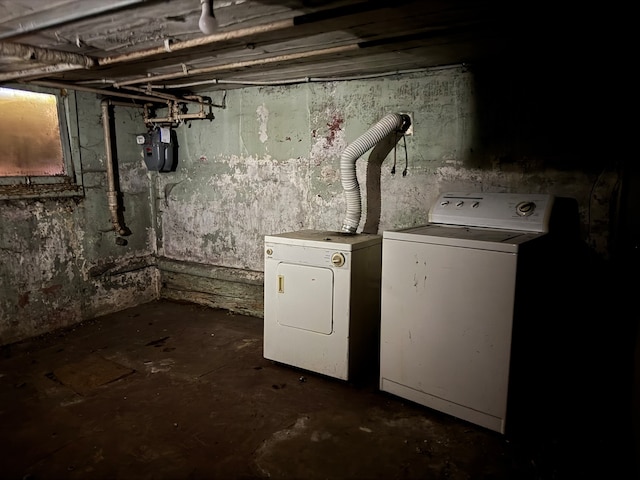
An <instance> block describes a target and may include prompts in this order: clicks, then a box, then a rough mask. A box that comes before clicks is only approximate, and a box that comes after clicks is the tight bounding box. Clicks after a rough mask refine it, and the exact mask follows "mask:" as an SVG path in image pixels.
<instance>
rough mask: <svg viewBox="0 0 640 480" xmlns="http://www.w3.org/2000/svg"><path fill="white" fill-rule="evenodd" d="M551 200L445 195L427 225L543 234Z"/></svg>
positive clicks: (516, 195)
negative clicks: (435, 224) (434, 224)
mask: <svg viewBox="0 0 640 480" xmlns="http://www.w3.org/2000/svg"><path fill="white" fill-rule="evenodd" d="M553 200H554V197H553V195H548V194H539V193H537V194H528V193H461V192H448V193H443V194H441V195H440V196H439V197H438V199H437V200H436V202H435V203H434V204H433V206H432V207H431V209H430V210H429V222H431V223H439V224H446V225H463V226H469V227H487V228H500V229H504V230H520V231H527V232H540V233H546V232H548V231H549V218H550V217H551V209H552V208H553Z"/></svg>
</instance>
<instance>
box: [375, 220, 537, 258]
mask: <svg viewBox="0 0 640 480" xmlns="http://www.w3.org/2000/svg"><path fill="white" fill-rule="evenodd" d="M543 235H545V233H539V232H522V231H518V230H501V229H496V228H484V227H465V226H460V225H439V224H435V223H432V224H428V225H422V226H420V227H412V228H405V229H402V230H394V231H385V232H383V238H384V239H385V240H387V239H389V240H404V241H408V242H420V243H430V244H438V245H447V246H453V247H466V248H476V249H484V250H495V251H499V252H510V253H516V252H517V251H518V248H519V246H520V245H521V244H523V243H525V242H529V241H531V240H534V239H536V238H539V237H541V236H543Z"/></svg>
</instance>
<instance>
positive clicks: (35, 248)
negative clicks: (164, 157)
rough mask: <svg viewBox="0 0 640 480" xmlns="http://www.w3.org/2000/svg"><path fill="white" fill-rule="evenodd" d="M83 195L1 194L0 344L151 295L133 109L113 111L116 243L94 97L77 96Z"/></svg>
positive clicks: (143, 177) (147, 221) (147, 220)
mask: <svg viewBox="0 0 640 480" xmlns="http://www.w3.org/2000/svg"><path fill="white" fill-rule="evenodd" d="M77 105H78V112H77V114H78V124H79V132H78V134H79V141H80V145H81V154H82V169H83V172H82V174H83V183H84V188H85V195H84V197H82V198H58V199H54V198H51V199H42V200H26V199H25V200H7V201H0V218H2V226H1V227H0V345H4V344H7V343H10V342H14V341H18V340H21V339H23V338H27V337H30V336H34V335H38V334H41V333H45V332H49V331H52V330H54V329H57V328H60V327H65V326H69V325H73V324H74V323H77V322H78V321H81V320H84V319H88V318H93V317H95V316H99V315H103V314H106V313H109V312H113V311H117V310H120V309H122V308H123V307H127V306H132V305H137V304H139V303H141V302H144V301H148V300H151V299H153V298H156V297H157V290H158V272H157V269H156V268H155V260H154V258H153V256H152V254H153V253H154V252H153V248H152V245H153V243H152V242H150V238H153V237H154V232H153V230H152V228H151V213H150V210H151V208H150V205H151V202H150V196H149V192H150V188H149V185H150V182H149V179H148V177H147V172H146V169H145V168H144V164H143V162H142V158H141V156H140V152H139V150H138V147H137V145H136V144H135V133H138V132H140V131H144V130H145V129H144V124H143V122H142V117H141V116H140V113H139V112H138V111H137V110H135V109H125V108H117V107H116V110H115V115H114V118H115V124H116V138H117V158H118V160H119V169H120V187H121V191H122V198H123V203H124V207H125V213H124V215H125V219H126V220H127V224H128V226H129V228H130V229H131V231H132V235H130V236H128V237H127V238H126V240H127V245H125V246H120V245H116V242H115V238H116V237H115V234H114V232H113V230H112V229H111V221H110V217H109V210H108V207H107V196H106V183H107V182H106V164H105V153H104V152H105V150H104V136H103V130H102V121H101V111H100V101H99V99H97V98H95V96H93V95H82V94H78V95H77Z"/></svg>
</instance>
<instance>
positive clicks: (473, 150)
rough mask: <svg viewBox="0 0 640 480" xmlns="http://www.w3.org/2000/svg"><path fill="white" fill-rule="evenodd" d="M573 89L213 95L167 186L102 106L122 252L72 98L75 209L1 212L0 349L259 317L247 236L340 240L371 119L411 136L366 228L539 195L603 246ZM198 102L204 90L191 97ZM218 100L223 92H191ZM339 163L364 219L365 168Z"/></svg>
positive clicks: (488, 82) (362, 86)
mask: <svg viewBox="0 0 640 480" xmlns="http://www.w3.org/2000/svg"><path fill="white" fill-rule="evenodd" d="M578 81H580V80H579V78H576V77H575V76H567V75H566V72H564V71H556V70H551V69H537V70H535V71H533V70H532V71H521V72H518V71H514V70H510V69H509V66H502V67H498V68H496V69H493V70H492V69H490V68H489V69H485V70H482V69H480V70H469V69H467V68H464V67H455V68H443V69H440V70H432V71H429V72H426V73H415V74H411V75H402V76H393V77H386V78H377V79H368V80H353V81H345V82H328V83H309V84H302V85H292V86H282V87H277V86H273V87H251V88H242V89H235V90H230V91H229V92H227V93H226V99H225V103H226V108H224V109H216V110H215V111H214V113H215V116H216V118H215V119H214V120H213V121H208V120H199V121H193V122H190V124H189V125H182V126H180V127H179V128H178V129H177V136H178V142H179V164H178V168H177V170H176V171H175V172H171V173H154V172H147V171H146V168H145V166H144V162H143V160H142V157H141V152H140V150H139V147H138V146H137V144H136V143H135V135H136V134H138V133H142V132H144V131H145V127H144V125H143V122H142V119H141V116H140V112H139V111H138V110H136V109H126V108H121V107H116V108H115V124H116V138H117V142H118V143H117V157H118V159H119V172H120V175H119V179H120V186H121V190H122V192H123V203H124V206H125V210H124V218H125V223H126V224H127V226H128V227H129V228H130V229H131V231H132V232H133V233H132V235H131V236H129V237H127V242H128V244H127V245H126V246H119V245H116V243H115V236H114V232H113V231H112V230H111V222H110V218H109V211H108V208H107V199H106V193H105V188H106V173H105V156H104V144H103V133H102V125H101V118H100V102H99V99H97V98H95V97H94V96H92V95H88V94H78V102H77V103H78V116H79V124H80V132H79V138H80V145H81V147H82V167H83V179H84V185H85V196H84V198H82V199H80V200H78V201H74V200H72V199H60V200H53V199H51V200H42V201H28V200H21V201H2V202H0V216H1V218H2V226H1V229H0V344H4V343H7V342H10V341H15V340H18V339H21V338H25V337H27V336H31V335H35V334H38V333H42V332H46V331H50V330H52V329H54V328H56V327H58V326H64V325H70V324H73V323H74V322H77V321H79V320H82V319H85V318H91V317H93V316H96V315H101V314H104V313H107V312H110V311H114V310H119V309H122V308H125V307H127V306H129V305H133V304H136V303H142V302H145V301H148V300H151V299H153V298H156V297H157V296H158V295H159V294H161V292H162V294H163V295H164V296H166V297H168V298H176V299H183V300H191V301H196V302H198V303H203V304H207V305H210V306H218V307H222V308H228V309H229V310H232V311H239V312H242V313H249V314H255V315H260V314H261V309H262V305H261V296H262V291H261V284H262V270H263V239H264V236H265V235H268V234H275V233H281V232H285V231H292V230H300V229H322V230H339V229H340V227H341V225H342V220H343V218H344V215H345V213H346V204H345V199H344V195H343V191H342V186H341V183H340V172H339V160H340V156H341V154H342V152H343V150H344V149H345V148H346V147H347V146H348V145H349V144H350V143H351V142H353V141H354V140H356V139H357V138H358V137H359V136H360V135H362V134H363V133H365V132H366V131H367V130H368V129H369V128H370V127H371V126H372V125H374V124H375V123H376V122H377V121H378V120H380V119H381V118H382V117H383V116H384V115H385V114H387V113H391V112H409V113H411V114H412V116H413V119H414V125H413V131H414V134H413V135H412V136H407V137H405V140H406V155H407V158H408V169H407V174H406V176H403V174H402V172H403V170H404V162H405V148H404V145H405V143H404V141H401V142H400V143H399V144H398V148H397V151H396V163H397V165H396V173H395V175H392V174H391V167H392V164H393V153H391V154H390V155H389V156H388V158H387V159H386V160H385V162H384V163H383V165H382V173H381V178H380V183H381V212H380V219H379V231H380V232H382V231H383V230H387V229H395V228H403V227H408V226H412V225H417V224H421V223H424V222H426V221H427V212H428V209H429V207H430V206H431V204H432V202H433V201H434V200H435V199H436V198H437V196H438V195H439V194H440V193H441V192H443V191H497V192H503V191H504V192H531V193H551V194H555V195H558V196H562V197H569V198H572V199H575V200H576V201H577V205H578V208H579V215H580V229H581V238H582V240H583V241H584V242H585V244H586V245H587V246H588V247H589V248H590V249H593V251H594V252H596V253H597V254H598V255H600V256H602V257H606V256H607V254H608V249H609V238H608V235H609V229H610V218H609V212H610V211H611V209H612V202H613V198H614V197H615V191H616V185H617V182H618V181H619V177H618V172H617V171H616V169H615V168H614V167H613V166H612V164H611V163H610V161H611V159H609V158H607V157H605V156H598V155H594V153H595V152H592V151H589V148H590V143H589V137H590V135H592V134H593V132H592V131H590V130H589V129H587V128H585V127H586V125H585V124H588V123H589V118H588V116H587V115H586V114H585V111H584V110H585V109H586V108H587V107H588V105H585V106H584V107H582V106H580V105H579V104H577V101H576V100H569V101H568V99H570V98H571V97H570V96H569V95H568V94H567V92H570V91H571V90H570V86H571V85H572V84H573V82H578ZM203 94H205V95H206V94H207V92H203ZM208 94H209V95H210V96H211V97H212V98H213V100H214V103H222V98H221V97H222V95H223V92H220V91H212V92H209V93H208ZM367 155H368V153H367V154H365V155H364V156H363V157H362V158H361V159H359V160H358V161H357V163H356V167H357V174H358V179H359V181H360V185H361V189H362V194H363V217H362V220H361V222H360V228H362V227H363V225H364V223H365V219H366V218H367V217H366V215H367V198H366V183H367V182H366V158H367Z"/></svg>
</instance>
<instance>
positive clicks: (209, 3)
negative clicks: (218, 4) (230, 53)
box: [198, 0, 218, 35]
mask: <svg viewBox="0 0 640 480" xmlns="http://www.w3.org/2000/svg"><path fill="white" fill-rule="evenodd" d="M200 7H201V8H202V14H201V15H200V20H199V21H198V27H199V28H200V31H201V32H202V33H204V34H205V35H211V34H212V33H213V32H215V31H216V30H217V29H218V22H217V20H216V17H215V16H214V15H213V0H200Z"/></svg>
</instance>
